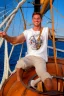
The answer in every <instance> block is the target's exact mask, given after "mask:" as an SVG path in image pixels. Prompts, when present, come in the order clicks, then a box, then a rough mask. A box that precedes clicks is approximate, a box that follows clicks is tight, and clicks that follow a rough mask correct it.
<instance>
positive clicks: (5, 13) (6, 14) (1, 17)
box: [0, 10, 12, 19]
mask: <svg viewBox="0 0 64 96" xmlns="http://www.w3.org/2000/svg"><path fill="white" fill-rule="evenodd" d="M11 11H12V10H9V11H8V12H6V13H5V14H4V15H3V16H2V17H0V19H2V18H3V17H4V16H5V15H7V14H8V13H10V12H11Z"/></svg>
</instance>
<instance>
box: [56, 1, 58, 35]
mask: <svg viewBox="0 0 64 96" xmlns="http://www.w3.org/2000/svg"><path fill="white" fill-rule="evenodd" d="M57 9H58V0H57ZM57 29H58V14H57V24H56V30H57ZM56 33H57V31H56Z"/></svg>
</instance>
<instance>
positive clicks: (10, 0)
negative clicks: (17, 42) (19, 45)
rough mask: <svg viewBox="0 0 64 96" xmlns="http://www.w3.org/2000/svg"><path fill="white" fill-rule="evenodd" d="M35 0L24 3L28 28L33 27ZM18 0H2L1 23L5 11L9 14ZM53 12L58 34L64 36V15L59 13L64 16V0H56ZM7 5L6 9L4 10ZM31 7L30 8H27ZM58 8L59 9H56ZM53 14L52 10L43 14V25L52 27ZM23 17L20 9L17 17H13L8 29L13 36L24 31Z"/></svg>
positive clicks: (0, 1)
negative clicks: (33, 3)
mask: <svg viewBox="0 0 64 96" xmlns="http://www.w3.org/2000/svg"><path fill="white" fill-rule="evenodd" d="M29 1H30V2H32V1H34V0H26V3H24V4H23V5H22V10H23V13H24V18H25V21H26V24H27V29H28V28H31V27H33V25H32V13H33V12H34V7H33V5H32V4H31V3H28V2H29ZM61 1H62V2H61ZM17 4H18V3H17V2H16V0H0V23H1V22H2V18H3V17H2V16H3V14H4V13H7V12H8V13H7V14H6V16H7V15H9V14H10V13H11V12H12V11H13V10H14V8H15V7H16V6H17ZM53 6H54V8H53V13H54V28H55V30H56V34H57V35H60V36H64V17H63V18H62V16H61V15H60V14H59V13H61V14H62V15H63V16H64V10H63V9H64V0H55V1H54V4H53ZM5 7H6V10H5V11H4V9H5ZM26 7H29V8H26ZM56 10H58V11H59V12H58V11H56ZM48 18H50V19H51V14H50V10H49V11H48V12H47V13H46V14H45V16H43V19H42V26H48V27H51V22H50V19H48ZM23 26H24V23H23V19H22V15H21V12H20V10H18V12H17V14H16V15H15V18H14V19H13V21H12V23H11V25H10V28H9V29H8V32H7V33H8V34H9V35H11V36H17V35H19V34H21V33H22V32H23V30H24V29H23Z"/></svg>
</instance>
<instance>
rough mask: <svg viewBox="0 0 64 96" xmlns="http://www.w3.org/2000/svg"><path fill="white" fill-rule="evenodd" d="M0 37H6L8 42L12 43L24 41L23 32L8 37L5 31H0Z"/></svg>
mask: <svg viewBox="0 0 64 96" xmlns="http://www.w3.org/2000/svg"><path fill="white" fill-rule="evenodd" d="M0 37H2V38H4V39H6V40H7V41H8V42H10V43H12V44H20V43H23V42H24V41H25V36H24V34H23V33H22V34H20V35H19V36H16V37H10V36H8V35H7V34H6V33H5V32H0Z"/></svg>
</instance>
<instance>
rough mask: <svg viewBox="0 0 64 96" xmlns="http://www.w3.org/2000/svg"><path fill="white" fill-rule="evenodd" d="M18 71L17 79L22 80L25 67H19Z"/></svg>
mask: <svg viewBox="0 0 64 96" xmlns="http://www.w3.org/2000/svg"><path fill="white" fill-rule="evenodd" d="M16 72H17V81H21V78H22V74H23V69H21V68H17V69H16Z"/></svg>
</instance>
